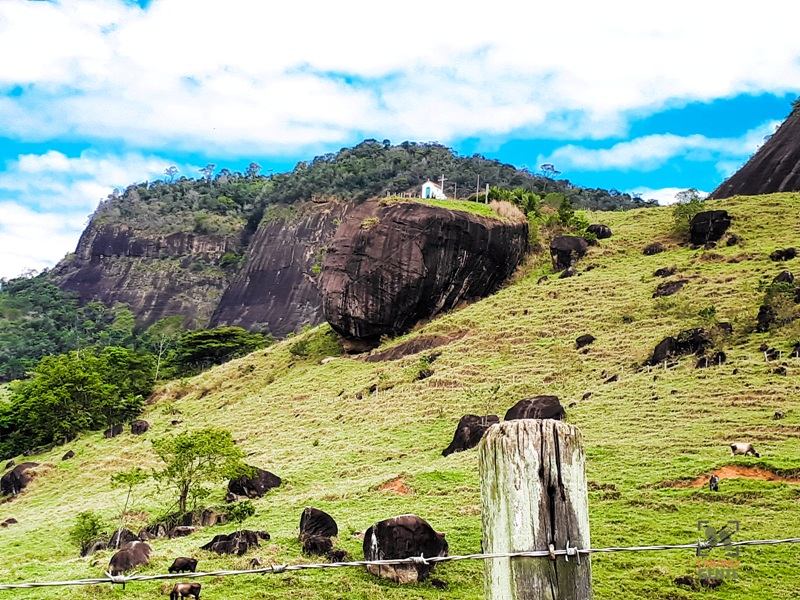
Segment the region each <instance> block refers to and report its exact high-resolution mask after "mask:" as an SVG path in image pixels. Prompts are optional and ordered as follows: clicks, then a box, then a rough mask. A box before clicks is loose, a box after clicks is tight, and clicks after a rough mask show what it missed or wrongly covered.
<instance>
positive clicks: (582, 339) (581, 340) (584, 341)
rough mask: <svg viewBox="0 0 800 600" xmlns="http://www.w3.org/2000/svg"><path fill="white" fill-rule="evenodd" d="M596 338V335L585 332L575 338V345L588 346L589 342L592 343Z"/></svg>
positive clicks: (579, 346)
mask: <svg viewBox="0 0 800 600" xmlns="http://www.w3.org/2000/svg"><path fill="white" fill-rule="evenodd" d="M596 339H597V338H595V337H594V336H593V335H592V334H590V333H585V334H583V335H581V336H579V337H578V338H577V339H576V340H575V345H577V346H578V348H583V347H584V346H588V345H589V344H591V343H592V342H594V341H595V340H596Z"/></svg>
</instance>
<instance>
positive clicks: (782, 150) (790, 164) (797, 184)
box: [709, 106, 800, 199]
mask: <svg viewBox="0 0 800 600" xmlns="http://www.w3.org/2000/svg"><path fill="white" fill-rule="evenodd" d="M798 140H800V106H798V107H796V108H795V109H794V110H793V111H792V113H791V114H790V115H789V116H788V117H787V118H786V120H785V121H784V122H783V123H782V124H781V126H780V127H779V128H778V131H776V132H775V134H774V135H773V136H772V137H770V138H769V139H768V140H767V141H766V143H765V144H764V145H763V146H761V148H759V149H758V151H757V152H756V153H755V154H754V155H753V156H752V157H751V158H750V160H748V161H747V162H746V163H745V165H744V166H743V167H742V168H741V169H739V170H738V171H736V173H734V174H733V175H732V176H731V177H730V178H729V179H727V180H726V181H724V182H723V183H722V184H721V185H720V186H719V187H718V188H717V189H716V190H714V191H713V192H712V193H711V195H710V196H709V198H716V199H722V198H729V197H731V196H756V195H759V194H772V193H775V192H794V191H798V190H800V143H798Z"/></svg>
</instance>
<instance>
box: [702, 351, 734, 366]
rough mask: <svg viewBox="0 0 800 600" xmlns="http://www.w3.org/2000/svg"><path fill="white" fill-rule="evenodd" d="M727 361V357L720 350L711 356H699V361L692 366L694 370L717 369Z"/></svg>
mask: <svg viewBox="0 0 800 600" xmlns="http://www.w3.org/2000/svg"><path fill="white" fill-rule="evenodd" d="M727 360H728V357H727V355H726V354H725V353H724V352H722V351H721V350H720V351H719V352H714V353H713V354H709V355H708V356H701V357H700V358H699V359H697V362H696V363H695V365H694V366H695V368H696V369H705V368H707V367H717V366H719V365H723V364H725V361H727Z"/></svg>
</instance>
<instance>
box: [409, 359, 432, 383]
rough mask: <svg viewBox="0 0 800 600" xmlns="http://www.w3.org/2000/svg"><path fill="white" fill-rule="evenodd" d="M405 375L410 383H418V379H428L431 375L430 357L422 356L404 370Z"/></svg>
mask: <svg viewBox="0 0 800 600" xmlns="http://www.w3.org/2000/svg"><path fill="white" fill-rule="evenodd" d="M406 373H407V376H408V378H409V379H410V380H411V381H419V380H420V379H426V378H428V377H430V376H431V375H433V369H431V359H430V357H429V356H427V355H422V356H421V357H420V358H419V360H417V362H415V363H414V364H413V365H411V366H410V367H408V369H406Z"/></svg>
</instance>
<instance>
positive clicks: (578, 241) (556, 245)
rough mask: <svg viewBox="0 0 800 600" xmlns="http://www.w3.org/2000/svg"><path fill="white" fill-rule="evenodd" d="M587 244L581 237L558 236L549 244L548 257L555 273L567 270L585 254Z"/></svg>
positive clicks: (587, 247)
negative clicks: (551, 260)
mask: <svg viewBox="0 0 800 600" xmlns="http://www.w3.org/2000/svg"><path fill="white" fill-rule="evenodd" d="M588 249H589V244H588V243H587V242H586V240H585V239H583V238H582V237H577V236H574V235H560V236H558V237H556V238H553V241H551V242H550V256H551V258H552V259H553V268H554V269H555V270H556V271H563V270H565V269H569V268H570V267H571V266H572V265H573V264H574V263H575V261H577V260H578V259H580V258H583V256H584V255H585V254H586V251H587V250H588Z"/></svg>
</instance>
